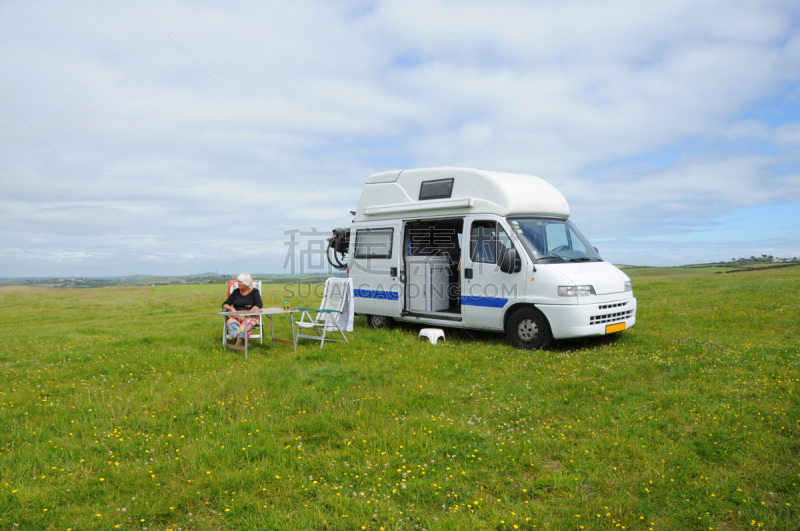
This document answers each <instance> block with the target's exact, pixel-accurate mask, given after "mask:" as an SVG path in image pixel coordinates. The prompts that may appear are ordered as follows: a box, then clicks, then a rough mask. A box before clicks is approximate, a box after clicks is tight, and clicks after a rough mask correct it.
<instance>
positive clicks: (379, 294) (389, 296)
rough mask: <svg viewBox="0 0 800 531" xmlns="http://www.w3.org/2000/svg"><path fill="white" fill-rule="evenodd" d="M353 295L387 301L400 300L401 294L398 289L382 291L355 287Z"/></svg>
mask: <svg viewBox="0 0 800 531" xmlns="http://www.w3.org/2000/svg"><path fill="white" fill-rule="evenodd" d="M353 295H355V296H356V297H359V298H361V299H382V300H387V301H397V300H400V294H399V293H397V292H396V291H382V290H373V289H354V290H353Z"/></svg>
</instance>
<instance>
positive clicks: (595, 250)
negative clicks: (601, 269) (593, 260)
mask: <svg viewBox="0 0 800 531" xmlns="http://www.w3.org/2000/svg"><path fill="white" fill-rule="evenodd" d="M592 249H594V252H596V253H597V254H598V255H599V254H600V251H598V250H597V247H592Z"/></svg>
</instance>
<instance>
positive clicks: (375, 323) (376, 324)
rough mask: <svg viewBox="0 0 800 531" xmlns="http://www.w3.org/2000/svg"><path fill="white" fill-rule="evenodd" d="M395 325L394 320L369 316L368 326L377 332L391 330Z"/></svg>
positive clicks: (379, 316) (381, 316)
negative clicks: (385, 329)
mask: <svg viewBox="0 0 800 531" xmlns="http://www.w3.org/2000/svg"><path fill="white" fill-rule="evenodd" d="M393 324H394V319H392V318H391V317H385V316H383V315H368V316H367V325H369V327H370V328H373V329H375V330H377V329H380V328H391V327H392V325H393Z"/></svg>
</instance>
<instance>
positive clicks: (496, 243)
mask: <svg viewBox="0 0 800 531" xmlns="http://www.w3.org/2000/svg"><path fill="white" fill-rule="evenodd" d="M512 247H514V244H512V243H511V238H509V237H508V234H506V231H505V230H503V227H499V226H498V225H497V222H495V221H475V222H473V223H472V232H471V235H470V247H469V255H470V257H471V259H472V261H473V262H477V263H483V264H499V263H500V261H501V260H502V259H503V255H504V254H505V252H506V249H511V248H512Z"/></svg>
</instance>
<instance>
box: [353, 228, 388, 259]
mask: <svg viewBox="0 0 800 531" xmlns="http://www.w3.org/2000/svg"><path fill="white" fill-rule="evenodd" d="M393 236H394V229H362V230H357V231H356V248H355V258H391V257H392V238H393Z"/></svg>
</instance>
